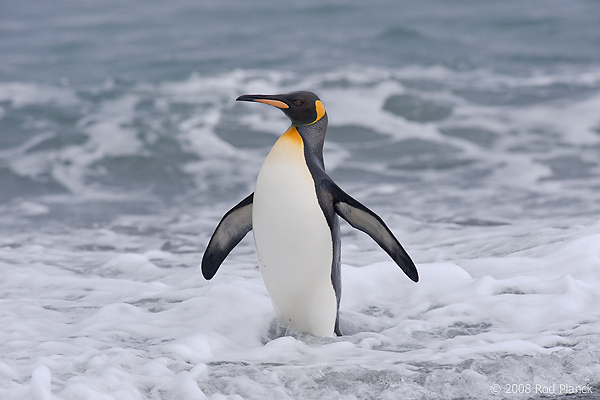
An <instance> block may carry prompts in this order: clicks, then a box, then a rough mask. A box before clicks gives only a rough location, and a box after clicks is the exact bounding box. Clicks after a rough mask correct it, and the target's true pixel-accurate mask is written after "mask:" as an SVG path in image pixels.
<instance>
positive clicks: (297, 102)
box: [292, 99, 304, 107]
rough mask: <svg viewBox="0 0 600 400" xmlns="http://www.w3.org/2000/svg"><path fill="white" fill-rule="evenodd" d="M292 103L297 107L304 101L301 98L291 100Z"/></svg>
mask: <svg viewBox="0 0 600 400" xmlns="http://www.w3.org/2000/svg"><path fill="white" fill-rule="evenodd" d="M292 104H293V105H295V106H297V107H300V106H301V105H302V104H304V102H303V101H302V100H298V99H296V100H294V101H292Z"/></svg>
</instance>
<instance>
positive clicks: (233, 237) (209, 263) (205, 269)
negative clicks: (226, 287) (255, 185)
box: [202, 193, 254, 280]
mask: <svg viewBox="0 0 600 400" xmlns="http://www.w3.org/2000/svg"><path fill="white" fill-rule="evenodd" d="M253 198H254V193H251V194H250V195H249V196H248V197H246V198H245V199H244V200H242V201H240V202H239V203H238V204H237V205H236V206H235V207H233V208H232V209H231V210H229V211H227V213H226V214H225V215H224V216H223V218H221V222H219V225H217V228H216V229H215V232H214V233H213V234H212V237H211V238H210V241H209V242H208V246H207V247H206V251H205V252H204V255H203V256H202V275H203V276H204V278H205V279H207V280H209V279H211V278H212V277H213V276H214V275H215V274H216V273H217V270H218V269H219V267H220V266H221V263H222V262H223V260H225V257H227V255H229V253H230V252H231V250H233V248H234V247H235V246H237V244H238V243H239V242H240V241H241V240H242V239H243V238H244V236H246V234H247V233H248V232H250V231H251V230H252V201H253Z"/></svg>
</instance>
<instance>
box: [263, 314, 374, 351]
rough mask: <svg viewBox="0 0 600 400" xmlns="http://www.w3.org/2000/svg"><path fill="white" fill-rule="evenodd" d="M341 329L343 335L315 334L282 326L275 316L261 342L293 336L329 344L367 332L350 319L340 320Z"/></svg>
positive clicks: (311, 341) (301, 339)
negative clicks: (323, 335) (325, 335)
mask: <svg viewBox="0 0 600 400" xmlns="http://www.w3.org/2000/svg"><path fill="white" fill-rule="evenodd" d="M363 328H364V327H363ZM340 331H341V333H342V335H341V336H334V337H322V336H315V335H313V334H310V333H306V332H301V331H299V330H296V329H294V328H292V327H285V326H281V325H280V324H279V321H278V320H277V318H273V319H272V320H271V323H270V325H269V330H268V331H267V332H266V335H265V336H263V338H262V340H261V342H262V344H263V345H265V344H267V343H269V342H271V341H273V340H277V339H280V338H282V337H292V338H294V339H296V340H299V341H302V342H304V343H310V344H327V343H332V342H338V341H347V340H349V339H350V338H351V337H352V336H353V335H355V334H357V333H361V332H365V329H361V327H360V326H358V325H356V324H353V323H352V322H350V321H340Z"/></svg>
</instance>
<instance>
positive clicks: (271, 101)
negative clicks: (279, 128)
mask: <svg viewBox="0 0 600 400" xmlns="http://www.w3.org/2000/svg"><path fill="white" fill-rule="evenodd" d="M235 100H236V101H255V102H258V103H265V104H268V105H270V106H273V107H277V108H282V109H285V108H290V106H288V105H287V104H286V103H285V102H283V101H282V100H281V97H280V96H268V95H264V94H245V95H243V96H240V97H238V98H237V99H235Z"/></svg>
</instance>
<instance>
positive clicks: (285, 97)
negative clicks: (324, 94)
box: [236, 92, 325, 126]
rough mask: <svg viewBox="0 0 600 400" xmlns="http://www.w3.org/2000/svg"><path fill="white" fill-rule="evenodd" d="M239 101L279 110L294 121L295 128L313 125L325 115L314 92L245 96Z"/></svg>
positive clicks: (239, 98)
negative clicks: (269, 106) (267, 105)
mask: <svg viewBox="0 0 600 400" xmlns="http://www.w3.org/2000/svg"><path fill="white" fill-rule="evenodd" d="M236 100H237V101H257V102H259V103H265V104H269V105H271V106H274V107H277V108H279V109H280V110H281V111H283V113H284V114H285V115H287V117H288V118H289V119H290V120H291V121H292V125H293V126H306V125H312V124H314V123H315V122H317V121H318V120H320V119H321V118H323V116H324V115H325V107H324V106H323V103H321V100H320V99H319V96H317V95H316V94H314V93H312V92H291V93H286V94H276V95H264V94H245V95H243V96H240V97H238V98H237V99H236Z"/></svg>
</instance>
